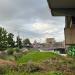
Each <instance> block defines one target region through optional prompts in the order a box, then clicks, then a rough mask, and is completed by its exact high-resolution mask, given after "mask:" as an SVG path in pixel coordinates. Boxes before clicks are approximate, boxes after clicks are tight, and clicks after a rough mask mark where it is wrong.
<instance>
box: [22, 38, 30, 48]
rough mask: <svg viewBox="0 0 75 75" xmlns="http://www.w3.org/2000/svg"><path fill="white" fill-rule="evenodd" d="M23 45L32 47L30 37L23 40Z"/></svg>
mask: <svg viewBox="0 0 75 75" xmlns="http://www.w3.org/2000/svg"><path fill="white" fill-rule="evenodd" d="M23 46H24V47H31V42H30V40H29V39H28V38H27V39H24V40H23Z"/></svg>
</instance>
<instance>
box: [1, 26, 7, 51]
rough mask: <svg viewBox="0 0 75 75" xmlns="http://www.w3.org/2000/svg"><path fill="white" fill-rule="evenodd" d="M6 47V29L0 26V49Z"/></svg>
mask: <svg viewBox="0 0 75 75" xmlns="http://www.w3.org/2000/svg"><path fill="white" fill-rule="evenodd" d="M6 48H7V31H6V30H5V29H4V28H2V27H0V50H4V49H6Z"/></svg>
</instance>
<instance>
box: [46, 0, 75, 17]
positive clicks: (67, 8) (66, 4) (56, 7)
mask: <svg viewBox="0 0 75 75" xmlns="http://www.w3.org/2000/svg"><path fill="white" fill-rule="evenodd" d="M47 1H48V4H49V7H50V9H51V12H52V15H53V16H75V0H47Z"/></svg>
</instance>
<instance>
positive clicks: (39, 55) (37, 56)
mask: <svg viewBox="0 0 75 75" xmlns="http://www.w3.org/2000/svg"><path fill="white" fill-rule="evenodd" d="M57 56H58V55H57V54H54V53H51V52H46V53H45V52H30V53H28V54H27V55H23V56H22V57H21V58H19V59H18V60H17V62H18V63H27V62H29V61H33V62H41V61H43V60H46V59H49V58H53V57H57Z"/></svg>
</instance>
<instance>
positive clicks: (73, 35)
mask: <svg viewBox="0 0 75 75" xmlns="http://www.w3.org/2000/svg"><path fill="white" fill-rule="evenodd" d="M65 23H66V25H65V29H64V33H65V44H66V45H75V17H74V16H66V18H65Z"/></svg>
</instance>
